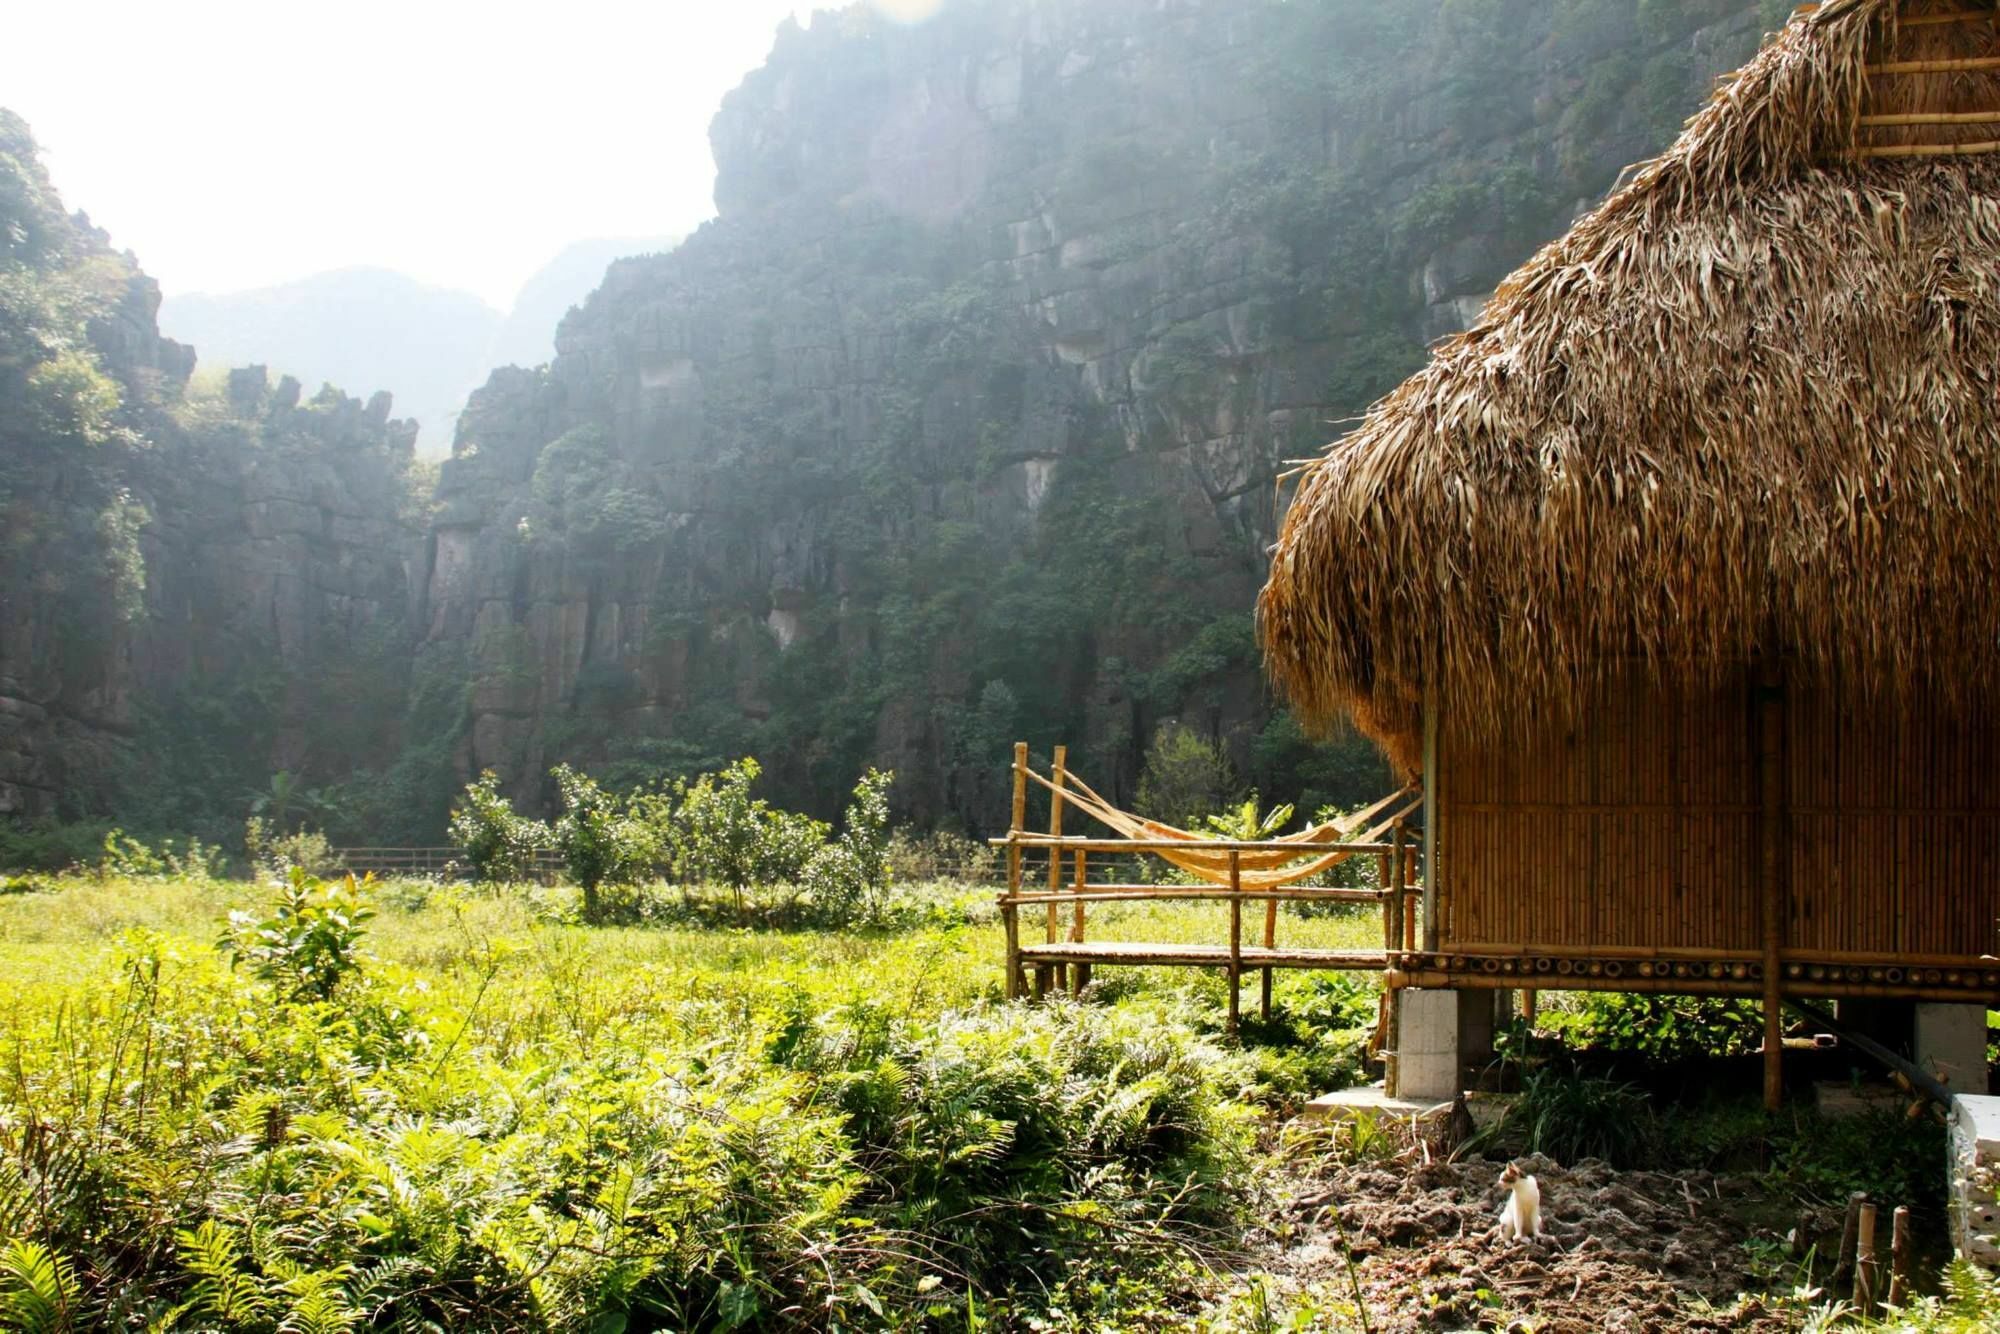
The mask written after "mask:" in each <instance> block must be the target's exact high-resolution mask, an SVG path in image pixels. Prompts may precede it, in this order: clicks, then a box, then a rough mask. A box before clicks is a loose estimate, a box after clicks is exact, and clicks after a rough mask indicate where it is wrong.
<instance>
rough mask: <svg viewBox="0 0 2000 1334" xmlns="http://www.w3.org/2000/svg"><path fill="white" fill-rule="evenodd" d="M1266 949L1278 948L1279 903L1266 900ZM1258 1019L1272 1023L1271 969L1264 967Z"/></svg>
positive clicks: (1274, 900)
mask: <svg viewBox="0 0 2000 1334" xmlns="http://www.w3.org/2000/svg"><path fill="white" fill-rule="evenodd" d="M1264 948H1265V949H1267V950H1274V949H1276V948H1278V901H1277V900H1276V899H1266V900H1264ZM1257 1017H1258V1018H1260V1019H1262V1020H1263V1021H1264V1022H1266V1023H1269V1022H1270V1021H1271V967H1270V965H1269V964H1266V965H1265V966H1264V984H1263V987H1262V989H1261V990H1260V991H1259V992H1258V996H1257Z"/></svg>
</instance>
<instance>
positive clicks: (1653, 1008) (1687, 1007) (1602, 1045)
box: [1536, 991, 1764, 1061]
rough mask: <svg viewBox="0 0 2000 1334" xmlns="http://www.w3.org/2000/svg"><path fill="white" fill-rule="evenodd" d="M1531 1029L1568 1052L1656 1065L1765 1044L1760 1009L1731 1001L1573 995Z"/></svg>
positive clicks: (1726, 998)
mask: <svg viewBox="0 0 2000 1334" xmlns="http://www.w3.org/2000/svg"><path fill="white" fill-rule="evenodd" d="M1536 1026H1537V1027H1538V1028H1541V1029H1544V1030H1547V1031H1549V1032H1552V1033H1556V1034H1559V1035H1560V1036H1561V1037H1562V1038H1563V1040H1564V1042H1565V1044H1566V1045H1568V1046H1570V1047H1573V1048H1577V1047H1594V1048H1597V1049H1599V1050H1602V1051H1624V1052H1634V1053H1637V1054H1638V1055H1641V1056H1645V1057H1647V1058H1649V1059H1651V1060H1655V1061H1683V1060H1701V1059H1705V1058H1708V1057H1713V1056H1742V1055H1745V1054H1747V1053H1749V1052H1753V1051H1757V1050H1759V1048H1760V1047H1761V1045H1762V1043H1763V1040H1764V1020H1763V1013H1762V1010H1761V1007H1760V1006H1759V1005H1758V1004H1757V1003H1756V1002H1755V1001H1751V1000H1745V999H1742V998H1740V997H1732V996H1668V995H1629V994H1626V993H1624V992H1617V991H1604V992H1578V993H1573V994H1572V996H1571V997H1570V998H1568V999H1567V1000H1566V1001H1565V1002H1564V1003H1563V1004H1562V1005H1561V1006H1560V1007H1554V1008H1547V1009H1544V1010H1543V1011H1542V1012H1541V1013H1540V1014H1539V1015H1538V1016H1537V1018H1536Z"/></svg>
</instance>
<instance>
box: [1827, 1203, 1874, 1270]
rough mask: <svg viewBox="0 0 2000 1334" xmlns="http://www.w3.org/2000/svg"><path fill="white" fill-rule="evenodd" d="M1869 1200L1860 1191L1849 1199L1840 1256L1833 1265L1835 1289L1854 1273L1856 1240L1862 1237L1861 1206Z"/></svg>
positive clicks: (1841, 1228)
mask: <svg viewBox="0 0 2000 1334" xmlns="http://www.w3.org/2000/svg"><path fill="white" fill-rule="evenodd" d="M1867 1199H1868V1196H1867V1194H1866V1193H1865V1192H1862V1191H1858V1190H1857V1191H1855V1192H1854V1193H1853V1194H1852V1195H1849V1196H1848V1197H1847V1217H1846V1218H1845V1219H1844V1220H1843V1221H1842V1222H1841V1225H1840V1255H1839V1257H1838V1258H1837V1259H1836V1260H1835V1261H1834V1263H1833V1279H1832V1281H1833V1284H1834V1286H1835V1287H1838V1286H1839V1285H1840V1284H1842V1283H1844V1282H1846V1281H1847V1279H1848V1278H1849V1277H1851V1276H1852V1275H1853V1273H1854V1239H1855V1238H1856V1237H1858V1236H1860V1235H1861V1206H1862V1205H1863V1204H1864V1203H1866V1202H1867Z"/></svg>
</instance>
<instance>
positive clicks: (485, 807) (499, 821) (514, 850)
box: [450, 769, 551, 881]
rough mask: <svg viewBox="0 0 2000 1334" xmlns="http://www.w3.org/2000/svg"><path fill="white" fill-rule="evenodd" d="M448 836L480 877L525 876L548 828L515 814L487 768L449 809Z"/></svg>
mask: <svg viewBox="0 0 2000 1334" xmlns="http://www.w3.org/2000/svg"><path fill="white" fill-rule="evenodd" d="M450 828H451V839H452V842H453V843H454V844H456V845H457V846H458V847H460V848H463V849H464V850H465V860H466V862H467V863H468V864H469V865H470V866H471V868H472V873H473V874H474V875H475V876H477V877H478V878H479V879H481V880H487V881H506V880H521V879H525V878H526V877H527V875H528V873H529V872H530V871H532V870H533V869H534V865H535V858H536V856H537V855H538V854H540V853H541V852H542V851H543V850H544V849H546V848H548V847H549V846H550V843H551V835H550V833H549V827H548V826H547V825H545V824H543V823H542V822H541V821H540V820H530V819H528V818H527V817H525V816H522V815H517V814H516V813H515V811H514V806H513V803H511V802H509V801H508V800H507V798H505V797H503V796H502V795H500V776H499V775H498V774H496V773H494V772H493V771H492V770H491V769H488V770H486V771H485V772H484V773H482V774H480V775H479V777H478V778H476V779H474V780H473V781H472V782H470V783H468V784H466V786H465V792H464V794H463V795H462V797H461V798H460V801H459V804H458V805H457V806H455V807H453V809H452V812H451V825H450Z"/></svg>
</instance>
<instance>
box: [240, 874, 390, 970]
mask: <svg viewBox="0 0 2000 1334" xmlns="http://www.w3.org/2000/svg"><path fill="white" fill-rule="evenodd" d="M374 915H375V912H374V910H373V909H372V908H370V907H369V906H368V905H367V903H366V902H365V901H364V899H363V898H362V893H361V887H360V885H359V883H357V882H356V880H355V879H354V877H353V876H351V875H350V876H346V877H344V878H343V879H340V880H333V881H327V880H321V879H319V878H318V877H317V876H311V875H307V874H306V873H305V871H304V870H303V869H301V868H299V867H296V866H294V867H293V868H292V871H291V875H290V877H289V878H288V879H287V880H286V882H285V885H284V888H283V890H282V891H281V892H280V893H279V896H278V902H277V904H276V906H275V908H274V910H273V911H272V913H271V915H270V916H269V917H266V918H264V919H263V920H262V921H258V920H257V919H255V918H254V917H252V916H251V915H250V914H249V913H247V912H243V911H241V910H238V911H235V912H231V913H230V914H229V926H230V932H229V934H228V935H227V936H225V937H224V938H223V942H222V947H223V949H224V950H225V951H227V953H228V954H229V957H230V960H231V963H232V965H235V964H242V963H246V962H247V963H248V964H249V965H250V970H251V971H252V972H253V973H255V974H256V975H257V976H258V977H259V978H261V979H262V980H264V981H266V982H269V983H270V984H271V985H272V986H273V987H275V988H276V989H277V992H278V997H279V999H281V1000H284V1001H328V1000H332V999H333V993H334V991H335V990H336V989H338V988H339V986H340V983H341V980H342V979H343V978H345V977H347V976H348V975H349V974H351V973H353V972H355V971H357V970H358V969H359V968H360V967H361V961H362V957H363V956H362V953H361V934H362V924H363V923H364V922H366V921H367V920H368V919H369V918H371V917H373V916H374Z"/></svg>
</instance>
